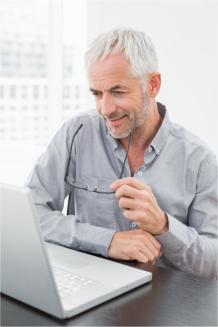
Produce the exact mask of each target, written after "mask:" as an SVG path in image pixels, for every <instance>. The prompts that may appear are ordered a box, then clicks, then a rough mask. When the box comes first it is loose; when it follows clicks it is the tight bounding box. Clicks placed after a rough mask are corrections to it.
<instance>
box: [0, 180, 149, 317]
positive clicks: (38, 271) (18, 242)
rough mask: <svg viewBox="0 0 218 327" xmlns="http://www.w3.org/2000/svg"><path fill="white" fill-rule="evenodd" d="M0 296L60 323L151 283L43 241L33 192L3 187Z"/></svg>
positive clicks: (129, 270) (105, 262)
mask: <svg viewBox="0 0 218 327" xmlns="http://www.w3.org/2000/svg"><path fill="white" fill-rule="evenodd" d="M0 207H1V211H0V213H1V230H2V236H1V242H2V244H1V268H2V274H1V279H2V280H1V291H2V293H4V294H7V295H9V296H11V297H13V298H15V299H18V300H20V301H22V302H24V303H27V304H29V305H31V306H33V307H35V308H38V309H40V310H42V311H45V312H47V313H49V314H51V315H53V316H56V317H59V318H61V319H64V318H68V317H72V316H74V315H76V314H78V313H80V312H82V311H85V310H87V309H89V308H92V307H94V306H96V305H98V304H100V303H102V302H105V301H107V300H109V299H112V298H114V297H116V296H118V295H120V294H122V293H124V292H127V291H129V290H131V289H134V288H136V287H138V286H140V285H142V284H145V283H147V282H149V281H150V280H151V278H152V274H151V273H150V272H146V271H143V270H139V269H136V268H132V267H129V266H126V265H122V264H119V263H117V262H112V261H110V260H107V259H103V258H99V257H96V256H94V255H91V254H86V253H82V252H78V251H74V250H72V249H68V248H66V247H63V246H58V245H55V244H52V243H48V242H44V241H43V239H42V236H41V234H40V227H39V223H38V220H37V219H36V217H35V214H34V206H33V204H32V200H31V193H30V190H29V189H28V188H24V187H14V186H9V185H3V184H1V198H0Z"/></svg>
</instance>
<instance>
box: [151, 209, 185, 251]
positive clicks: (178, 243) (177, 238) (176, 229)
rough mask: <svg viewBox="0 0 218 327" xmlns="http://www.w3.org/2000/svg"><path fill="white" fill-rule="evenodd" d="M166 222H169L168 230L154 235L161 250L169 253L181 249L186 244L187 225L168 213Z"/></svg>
mask: <svg viewBox="0 0 218 327" xmlns="http://www.w3.org/2000/svg"><path fill="white" fill-rule="evenodd" d="M166 214H167V217H168V222H169V230H168V231H167V232H166V233H164V234H162V235H158V236H156V239H157V240H158V241H160V243H161V245H162V247H163V250H164V252H165V254H166V253H171V254H172V252H174V253H176V252H178V251H181V249H182V248H183V247H184V246H185V245H186V244H187V243H186V242H185V241H186V237H187V226H186V225H184V224H183V223H181V222H180V221H179V220H178V219H176V218H175V217H173V216H171V215H169V214H168V213H166Z"/></svg>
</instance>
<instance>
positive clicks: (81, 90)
mask: <svg viewBox="0 0 218 327" xmlns="http://www.w3.org/2000/svg"><path fill="white" fill-rule="evenodd" d="M73 2H74V1H73ZM73 2H72V1H71V6H72V5H73ZM51 3H52V1H49V0H43V1H42V0H40V1H39V0H23V1H10V0H9V1H3V0H1V1H0V141H6V142H7V141H20V142H27V143H31V144H36V145H38V144H39V145H42V144H45V143H46V142H47V140H48V137H49V135H48V131H49V120H50V118H51V117H50V115H52V110H48V109H49V108H48V88H49V84H48V83H49V80H48V63H49V60H50V58H49V52H48V41H49V39H48V38H49V10H50V9H51ZM62 46H63V49H62V50H63V81H60V87H63V106H62V107H61V108H60V111H61V115H60V117H61V119H62V120H64V119H67V118H69V117H70V116H72V113H73V112H74V111H75V110H81V109H84V99H85V93H86V87H85V85H84V84H83V82H81V81H77V80H76V78H75V69H76V68H75V62H76V60H77V59H76V56H77V55H78V53H77V52H76V51H75V49H76V48H77V44H75V42H74V39H73V38H72V42H71V43H70V42H69V43H68V44H63V45H62Z"/></svg>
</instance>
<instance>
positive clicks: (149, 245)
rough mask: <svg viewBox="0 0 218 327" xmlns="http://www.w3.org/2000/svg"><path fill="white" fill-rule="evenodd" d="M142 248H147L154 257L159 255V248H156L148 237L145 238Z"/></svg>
mask: <svg viewBox="0 0 218 327" xmlns="http://www.w3.org/2000/svg"><path fill="white" fill-rule="evenodd" d="M142 248H143V249H147V250H148V251H149V252H150V253H151V254H152V255H153V256H154V258H158V257H159V256H160V249H157V248H156V247H155V246H154V245H153V244H152V243H151V242H150V240H148V239H147V240H146V242H145V243H144V245H143V247H142ZM151 261H152V258H151Z"/></svg>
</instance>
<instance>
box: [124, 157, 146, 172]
mask: <svg viewBox="0 0 218 327" xmlns="http://www.w3.org/2000/svg"><path fill="white" fill-rule="evenodd" d="M128 162H129V167H130V171H131V175H132V176H133V175H134V174H135V172H136V171H137V170H138V169H139V168H140V167H141V166H143V165H144V153H130V154H129V155H128Z"/></svg>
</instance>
